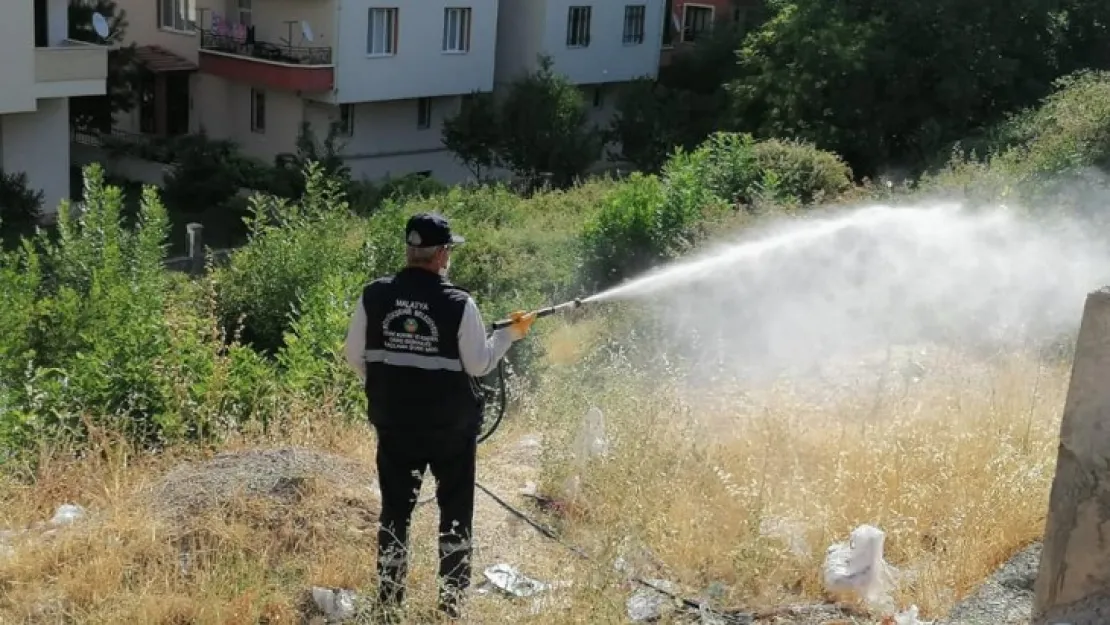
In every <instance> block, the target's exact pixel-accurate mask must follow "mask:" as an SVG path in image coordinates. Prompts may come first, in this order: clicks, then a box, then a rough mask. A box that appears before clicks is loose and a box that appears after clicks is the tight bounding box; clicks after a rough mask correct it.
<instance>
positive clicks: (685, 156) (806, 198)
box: [665, 132, 852, 205]
mask: <svg viewBox="0 0 1110 625" xmlns="http://www.w3.org/2000/svg"><path fill="white" fill-rule="evenodd" d="M665 172H666V175H667V176H668V177H671V178H677V177H683V178H687V179H690V180H692V181H698V182H700V184H701V185H702V186H704V187H706V188H707V189H708V190H709V191H711V192H712V193H713V194H714V195H716V196H717V197H719V198H721V199H723V200H725V201H727V202H729V203H732V204H746V205H757V204H759V203H761V202H775V203H786V204H812V203H815V202H820V201H825V200H831V199H834V198H836V197H837V196H839V195H840V194H841V193H843V192H845V191H847V190H848V189H850V188H851V186H852V180H851V171H850V170H849V169H848V166H847V165H845V164H844V162H843V161H841V160H840V158H839V157H837V156H836V155H835V154H832V153H830V152H825V151H823V150H818V149H816V148H814V147H813V146H811V145H809V144H805V143H798V142H786V141H778V140H773V141H762V142H757V141H756V140H755V139H753V138H752V136H751V135H748V134H741V133H726V132H718V133H714V134H713V135H711V136H710V137H709V138H708V139H707V140H706V141H705V142H704V143H703V144H702V145H700V146H698V148H697V149H695V150H693V151H691V152H686V151H682V150H680V151H679V152H678V153H677V154H675V156H674V157H673V158H672V159H671V160H670V162H668V163H667V165H666V167H665ZM695 184H696V183H695Z"/></svg>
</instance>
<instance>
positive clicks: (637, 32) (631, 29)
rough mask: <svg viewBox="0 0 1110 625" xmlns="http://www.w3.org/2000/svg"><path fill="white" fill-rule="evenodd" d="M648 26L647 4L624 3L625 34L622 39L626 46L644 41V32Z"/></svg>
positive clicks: (636, 44)
mask: <svg viewBox="0 0 1110 625" xmlns="http://www.w3.org/2000/svg"><path fill="white" fill-rule="evenodd" d="M646 26H647V5H646V4H626V5H624V34H623V36H622V37H621V40H622V41H623V42H624V45H626V46H638V45H642V44H643V43H644V32H645V30H646Z"/></svg>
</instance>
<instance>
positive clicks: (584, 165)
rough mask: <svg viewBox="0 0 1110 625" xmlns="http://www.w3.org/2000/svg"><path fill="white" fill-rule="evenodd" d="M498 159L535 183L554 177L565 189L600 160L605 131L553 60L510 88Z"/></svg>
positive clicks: (500, 125)
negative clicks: (554, 67) (591, 120)
mask: <svg viewBox="0 0 1110 625" xmlns="http://www.w3.org/2000/svg"><path fill="white" fill-rule="evenodd" d="M498 113H499V114H498V122H499V123H498V128H499V135H500V136H501V137H503V138H504V140H503V141H500V144H499V146H498V158H499V160H500V161H501V162H502V163H504V165H505V166H507V167H508V168H509V169H511V170H512V171H513V172H514V173H516V174H517V175H520V176H524V177H527V178H531V179H533V180H535V179H537V178H539V177H540V175H541V174H544V173H550V174H551V177H552V182H553V183H554V184H555V185H556V186H558V187H566V186H569V185H570V184H572V183H573V181H574V179H575V178H576V177H578V176H581V175H582V174H583V173H585V172H586V170H587V169H589V167H590V166H591V165H593V164H594V163H596V162H597V160H598V159H599V158H600V157H601V148H602V139H601V136H600V135H601V133H600V131H599V130H598V128H596V126H595V125H594V124H590V123H589V112H588V109H587V108H586V103H585V101H584V100H583V98H582V93H581V92H580V91H579V90H578V88H577V87H575V86H574V85H573V84H571V83H570V81H568V80H567V79H566V77H564V76H560V75H558V74H556V73H555V72H554V71H552V61H551V58H550V57H548V56H544V55H541V56H540V57H539V68H538V69H537V70H536V71H534V72H532V73H530V74H527V75H525V76H522V77H521V78H518V79H517V80H515V81H513V83H512V84H510V86H509V89H508V93H507V94H506V95H505V99H504V101H503V102H502V103H501V106H500V107H499V112H498Z"/></svg>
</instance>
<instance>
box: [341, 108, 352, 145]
mask: <svg viewBox="0 0 1110 625" xmlns="http://www.w3.org/2000/svg"><path fill="white" fill-rule="evenodd" d="M339 131H340V132H342V133H343V134H344V135H346V136H348V137H353V136H354V134H355V110H354V106H353V105H351V104H340V105H339Z"/></svg>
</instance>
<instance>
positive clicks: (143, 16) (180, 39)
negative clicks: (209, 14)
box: [116, 0, 213, 63]
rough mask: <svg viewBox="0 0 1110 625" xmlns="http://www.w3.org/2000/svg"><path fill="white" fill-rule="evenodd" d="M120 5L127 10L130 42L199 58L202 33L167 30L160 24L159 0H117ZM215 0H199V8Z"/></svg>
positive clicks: (195, 60)
mask: <svg viewBox="0 0 1110 625" xmlns="http://www.w3.org/2000/svg"><path fill="white" fill-rule="evenodd" d="M116 1H117V6H118V7H119V8H120V9H123V10H124V11H127V33H126V34H125V36H124V37H125V39H126V42H127V43H130V42H135V43H136V44H137V45H140V46H147V45H155V46H160V47H162V48H165V49H166V50H169V51H170V52H173V53H174V54H176V55H178V56H181V57H184V58H186V59H188V60H190V61H192V62H193V63H196V62H197V44H198V35H197V34H196V33H195V32H192V33H182V32H176V31H172V30H166V29H163V28H161V27H159V25H158V23H159V22H158V0H116ZM212 4H213V2H212V0H197V8H200V9H203V8H210V7H211V6H212Z"/></svg>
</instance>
